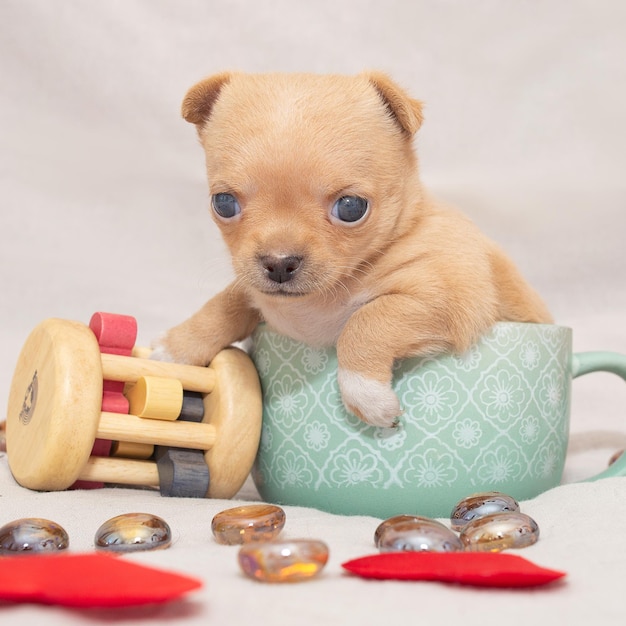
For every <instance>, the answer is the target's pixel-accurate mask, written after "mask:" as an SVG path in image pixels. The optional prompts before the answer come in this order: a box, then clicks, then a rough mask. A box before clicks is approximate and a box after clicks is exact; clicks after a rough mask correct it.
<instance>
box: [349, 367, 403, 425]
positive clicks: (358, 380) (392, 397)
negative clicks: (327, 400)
mask: <svg viewBox="0 0 626 626" xmlns="http://www.w3.org/2000/svg"><path fill="white" fill-rule="evenodd" d="M337 379H338V381H339V389H341V397H342V399H343V402H344V404H345V405H346V408H347V409H348V410H349V411H350V412H352V413H354V414H355V415H356V416H357V417H359V418H360V419H362V420H363V421H364V422H365V423H366V424H369V425H370V426H378V427H380V428H395V427H396V426H397V425H398V418H399V417H400V415H401V414H402V409H401V408H400V402H399V401H398V397H397V396H396V394H395V393H394V392H393V390H392V389H391V385H388V384H386V383H381V382H380V381H378V380H374V379H372V378H367V377H366V376H363V375H362V374H359V373H357V372H351V371H350V370H345V369H341V368H340V369H339V372H338V375H337Z"/></svg>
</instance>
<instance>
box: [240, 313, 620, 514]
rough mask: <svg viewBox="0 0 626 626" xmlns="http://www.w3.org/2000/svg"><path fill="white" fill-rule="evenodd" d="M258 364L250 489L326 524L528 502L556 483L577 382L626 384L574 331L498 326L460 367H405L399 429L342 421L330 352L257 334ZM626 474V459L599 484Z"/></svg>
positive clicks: (421, 361) (436, 363) (430, 363)
mask: <svg viewBox="0 0 626 626" xmlns="http://www.w3.org/2000/svg"><path fill="white" fill-rule="evenodd" d="M252 357H253V359H254V362H255V364H256V366H257V369H258V371H259V376H260V378H261V385H262V387H263V430H262V435H261V443H260V446H259V452H258V455H257V459H256V463H255V467H254V471H253V477H254V480H255V483H256V486H257V488H258V490H259V492H260V494H261V496H262V497H263V498H264V499H265V500H267V501H269V502H275V503H281V504H288V505H301V506H309V507H315V508H318V509H322V510H326V511H329V512H332V513H339V514H348V515H372V516H376V517H381V518H385V517H389V516H392V515H396V514H402V513H412V514H420V515H426V516H431V517H446V516H448V515H449V514H450V511H451V509H452V507H453V506H454V504H455V503H456V502H458V501H459V500H460V499H462V498H464V497H465V496H468V495H470V494H472V493H476V492H480V491H491V490H493V491H502V492H505V493H507V494H509V495H511V496H513V497H515V498H517V499H520V500H523V499H527V498H532V497H534V496H536V495H538V494H539V493H541V492H543V491H546V490H547V489H550V488H552V487H555V486H557V485H558V484H559V482H560V481H561V476H562V472H563V466H564V463H565V453H566V450H567V441H568V434H569V413H570V393H571V381H572V379H573V378H575V377H576V376H580V375H582V374H586V373H588V372H592V371H600V370H602V371H609V372H613V373H615V374H618V375H619V376H621V377H622V378H624V379H626V356H624V355H620V354H616V353H612V352H588V353H580V354H572V331H571V329H569V328H565V327H561V326H555V325H542V324H519V323H511V322H503V323H498V324H496V325H495V326H494V328H493V329H492V331H491V332H489V333H488V334H487V335H486V336H485V337H484V338H483V339H482V340H481V341H479V342H478V343H477V344H476V345H475V346H474V347H472V348H471V349H470V350H468V351H467V352H466V353H465V354H463V355H461V356H449V355H445V356H440V357H437V358H414V359H407V360H405V361H402V362H400V363H398V364H397V366H396V369H395V374H394V383H393V384H394V389H395V391H396V393H397V395H398V397H399V398H400V402H401V404H402V406H403V408H404V411H405V412H404V415H403V416H402V418H401V423H400V426H399V428H398V429H383V428H375V427H371V426H367V425H366V424H364V423H363V422H361V421H360V420H359V419H357V418H356V417H355V416H353V415H351V414H350V413H348V412H347V411H346V410H345V409H344V407H343V404H342V402H341V398H340V395H339V388H338V385H337V357H336V353H335V350H334V349H316V348H311V347H309V346H306V345H304V344H301V343H298V342H295V341H292V340H291V339H288V338H285V337H283V336H281V335H278V334H276V333H274V332H272V331H271V330H269V329H268V328H267V327H266V326H264V325H261V326H260V327H259V328H258V329H257V331H256V333H255V335H254V347H253V350H252ZM622 474H626V455H622V457H621V458H620V459H619V460H618V461H617V462H616V463H614V464H613V465H612V466H611V467H610V468H609V469H608V470H607V471H605V472H603V473H602V474H600V475H599V476H595V477H594V479H595V478H599V477H604V476H609V475H622Z"/></svg>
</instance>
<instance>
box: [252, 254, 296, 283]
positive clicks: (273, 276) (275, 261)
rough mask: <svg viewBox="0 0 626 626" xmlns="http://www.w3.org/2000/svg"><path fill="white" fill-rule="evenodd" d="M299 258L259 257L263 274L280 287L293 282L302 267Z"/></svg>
mask: <svg viewBox="0 0 626 626" xmlns="http://www.w3.org/2000/svg"><path fill="white" fill-rule="evenodd" d="M302 261H303V258H302V257H301V256H273V255H267V256H262V257H259V263H260V264H261V267H262V269H263V272H264V274H265V276H266V278H268V279H269V280H271V281H272V282H273V283H277V284H279V285H282V284H284V283H288V282H290V281H291V280H293V279H294V278H295V277H296V275H297V274H298V272H299V270H300V268H301V266H302Z"/></svg>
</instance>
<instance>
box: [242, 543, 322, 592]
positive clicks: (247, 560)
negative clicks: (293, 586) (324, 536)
mask: <svg viewBox="0 0 626 626" xmlns="http://www.w3.org/2000/svg"><path fill="white" fill-rule="evenodd" d="M327 561H328V546H327V545H326V544H325V543H324V542H323V541H318V540H316V539H293V540H291V541H270V542H257V543H248V544H245V545H243V546H242V547H241V548H240V549H239V565H240V566H241V569H242V570H243V572H244V574H245V575H246V576H249V577H250V578H254V579H255V580H259V581H262V582H266V583H292V582H300V581H302V580H308V579H309V578H313V577H315V576H317V575H318V574H319V573H320V571H321V570H322V569H323V568H324V566H325V565H326V563H327Z"/></svg>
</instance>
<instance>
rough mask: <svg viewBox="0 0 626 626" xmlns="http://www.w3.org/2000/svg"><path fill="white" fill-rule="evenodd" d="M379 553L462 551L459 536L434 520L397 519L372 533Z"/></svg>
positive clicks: (410, 516)
mask: <svg viewBox="0 0 626 626" xmlns="http://www.w3.org/2000/svg"><path fill="white" fill-rule="evenodd" d="M374 543H375V544H376V547H377V548H378V549H379V550H380V551H381V552H457V551H459V550H463V544H462V543H461V540H460V539H459V537H458V535H456V534H455V533H453V532H452V531H451V530H450V529H449V528H447V527H446V526H444V525H443V524H442V523H440V522H438V521H437V520H434V519H431V518H429V517H421V516H419V515H396V516H395V517H390V518H389V519H387V520H385V521H384V522H382V523H381V524H380V525H379V526H378V528H377V529H376V532H375V533H374Z"/></svg>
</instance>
